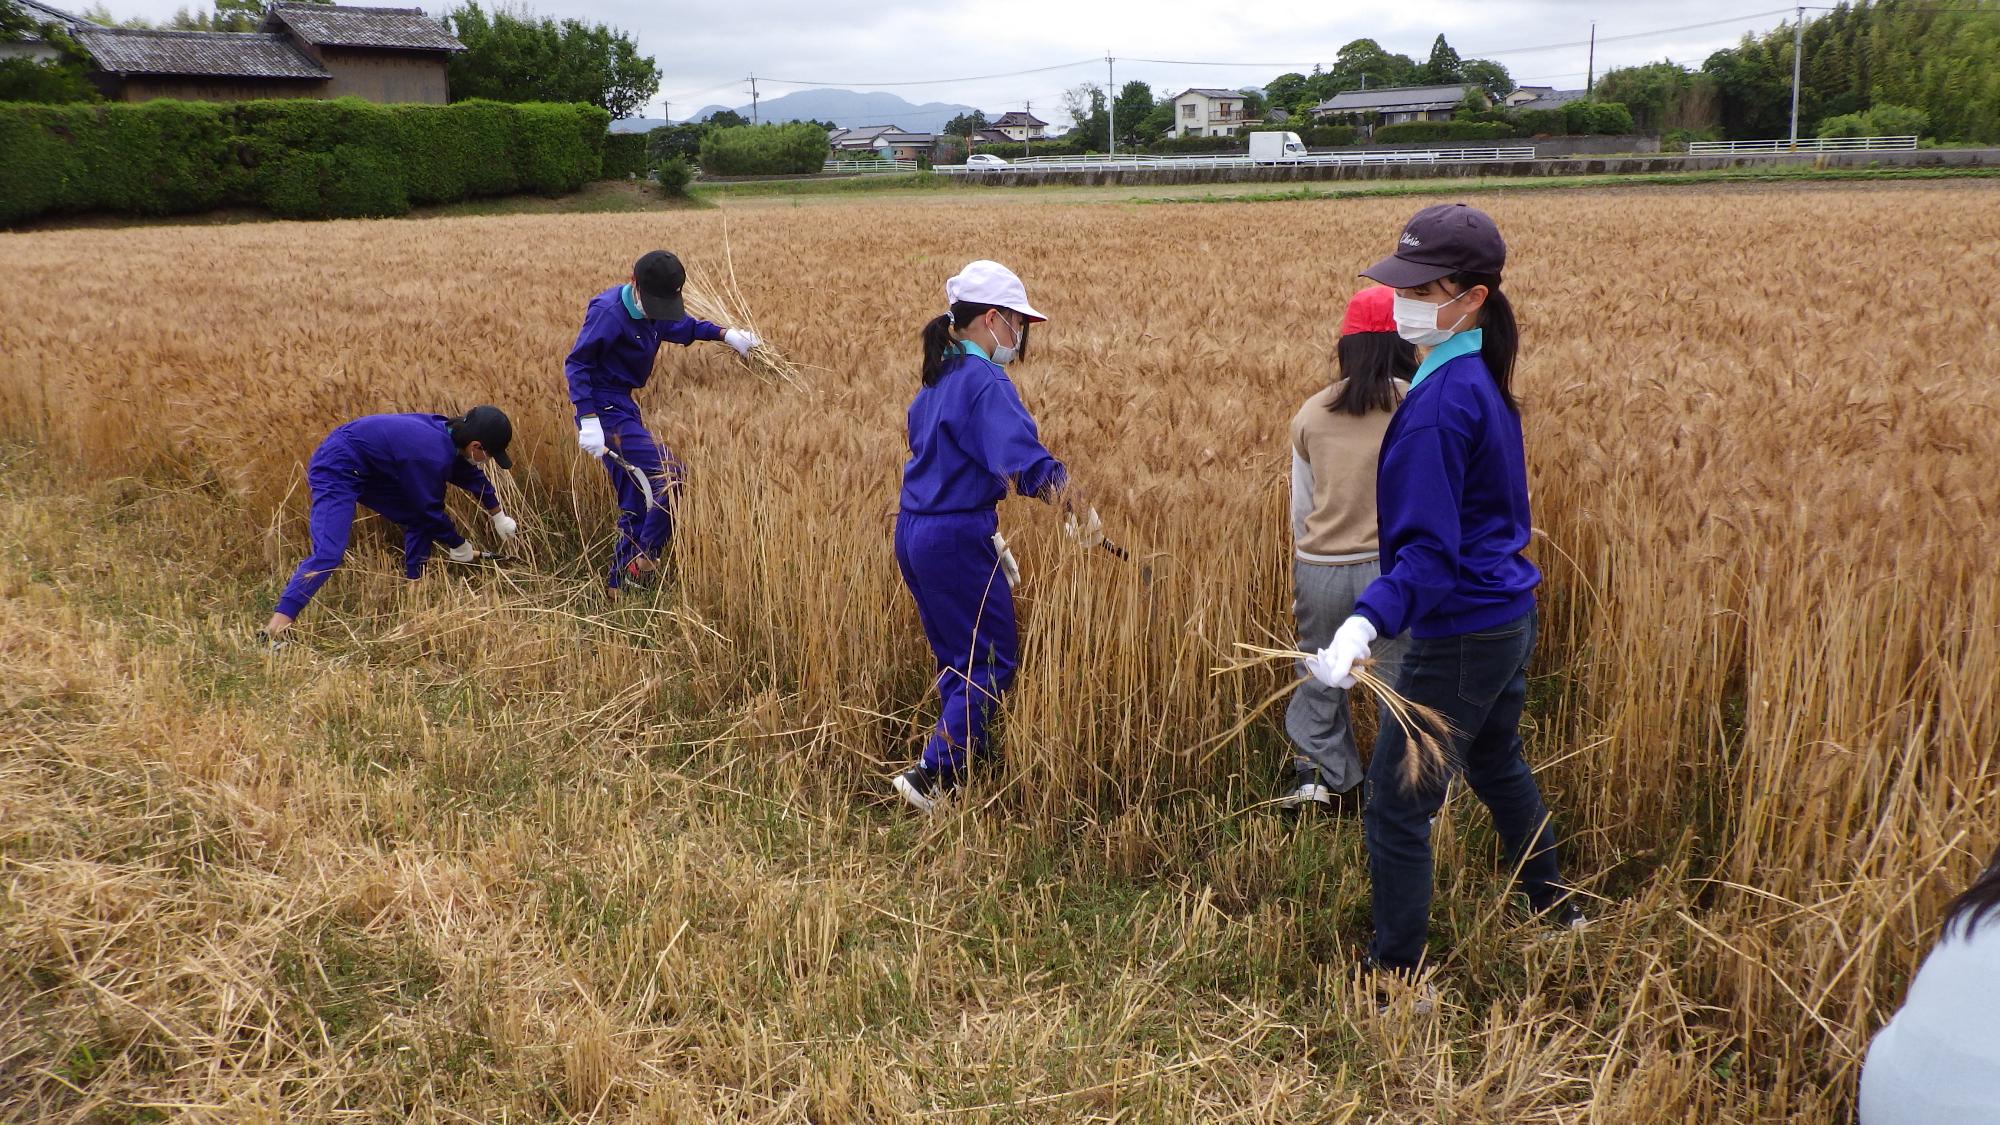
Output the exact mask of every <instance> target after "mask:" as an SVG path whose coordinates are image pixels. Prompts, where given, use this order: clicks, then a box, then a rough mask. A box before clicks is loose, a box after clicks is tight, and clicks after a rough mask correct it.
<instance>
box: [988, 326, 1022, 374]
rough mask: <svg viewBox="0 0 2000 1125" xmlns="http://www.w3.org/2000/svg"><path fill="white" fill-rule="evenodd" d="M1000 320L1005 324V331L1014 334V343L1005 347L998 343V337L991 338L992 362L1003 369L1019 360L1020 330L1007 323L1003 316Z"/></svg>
mask: <svg viewBox="0 0 2000 1125" xmlns="http://www.w3.org/2000/svg"><path fill="white" fill-rule="evenodd" d="M1000 319H1001V321H1002V322H1004V323H1006V325H1007V330H1008V331H1010V332H1012V333H1013V334H1014V342H1013V343H1011V344H1005V345H1003V344H1001V343H1000V337H999V336H998V335H996V336H994V337H993V342H994V348H993V362H995V363H997V364H999V365H1000V366H1002V367H1005V366H1007V365H1008V364H1010V363H1012V362H1014V361H1015V360H1017V359H1019V358H1021V330H1020V329H1018V328H1015V327H1014V325H1013V322H1011V321H1008V320H1007V318H1006V317H1004V316H1003V317H1001V318H1000Z"/></svg>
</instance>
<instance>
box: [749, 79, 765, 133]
mask: <svg viewBox="0 0 2000 1125" xmlns="http://www.w3.org/2000/svg"><path fill="white" fill-rule="evenodd" d="M762 123H763V122H762V121H760V120H759V119H758V117H757V76H756V75H754V74H753V75H751V76H750V124H752V125H760V124H762Z"/></svg>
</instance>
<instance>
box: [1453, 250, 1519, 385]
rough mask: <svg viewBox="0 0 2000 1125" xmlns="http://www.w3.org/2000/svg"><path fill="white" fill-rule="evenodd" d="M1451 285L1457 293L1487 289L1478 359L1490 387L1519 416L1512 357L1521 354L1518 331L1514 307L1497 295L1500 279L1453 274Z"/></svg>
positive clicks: (1496, 276)
mask: <svg viewBox="0 0 2000 1125" xmlns="http://www.w3.org/2000/svg"><path fill="white" fill-rule="evenodd" d="M1451 281H1452V284H1454V285H1457V286H1458V291H1459V292H1460V293H1463V292H1465V291H1466V290H1467V289H1470V288H1472V287H1473V286H1475V285H1484V286H1485V287H1486V303H1485V304H1484V305H1482V306H1481V307H1480V309H1479V327H1480V328H1481V329H1483V330H1484V332H1485V342H1484V343H1483V344H1481V346H1480V348H1479V358H1481V359H1483V360H1485V361H1486V370H1488V371H1491V372H1492V373H1493V383H1494V385H1495V386H1497V387H1499V388H1500V398H1501V400H1502V401H1504V402H1505V403H1506V404H1507V409H1509V410H1511V411H1513V412H1514V413H1516V414H1519V413H1520V412H1521V404H1520V403H1519V402H1518V401H1516V400H1515V398H1514V357H1515V356H1516V355H1517V354H1519V352H1520V350H1521V328H1520V326H1519V325H1518V324H1516V323H1515V322H1514V303H1513V302H1512V301H1509V300H1508V299H1507V294H1505V293H1502V292H1501V291H1500V275H1499V274H1497V273H1455V274H1452V275H1451Z"/></svg>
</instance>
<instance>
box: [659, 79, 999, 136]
mask: <svg viewBox="0 0 2000 1125" xmlns="http://www.w3.org/2000/svg"><path fill="white" fill-rule="evenodd" d="M725 108H734V109H735V110H736V112H738V113H740V114H742V115H743V116H745V117H748V116H750V107H749V106H748V105H739V106H734V107H725V106H719V105H709V106H703V107H702V108H701V111H700V112H699V113H696V114H695V115H694V117H693V120H695V121H706V120H707V119H708V118H709V117H710V116H711V115H713V114H715V113H718V112H720V111H721V110H723V109H725ZM972 110H973V107H972V106H969V105H957V104H954V103H951V102H925V103H924V104H923V105H913V104H911V103H910V102H907V101H905V100H903V99H902V98H900V97H897V96H896V95H895V94H885V93H882V92H880V91H875V92H869V93H864V92H861V91H858V90H798V91H795V92H793V93H790V94H781V95H779V96H778V97H775V98H765V99H763V101H761V102H760V103H759V104H758V106H757V116H758V118H759V120H763V121H831V122H833V123H834V124H835V125H838V126H840V127H841V128H843V129H858V128H860V127H861V126H863V125H901V126H902V127H903V128H905V129H910V130H914V131H916V132H920V133H931V132H936V131H937V130H939V129H942V128H944V125H945V122H947V121H950V120H951V119H952V118H954V117H957V116H958V115H959V114H961V113H971V112H972ZM987 116H989V117H998V116H999V114H988V115H987Z"/></svg>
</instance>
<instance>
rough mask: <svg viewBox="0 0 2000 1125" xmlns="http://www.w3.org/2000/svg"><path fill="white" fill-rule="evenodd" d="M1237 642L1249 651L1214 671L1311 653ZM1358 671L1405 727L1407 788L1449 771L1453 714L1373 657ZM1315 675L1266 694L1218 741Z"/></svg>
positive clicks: (1358, 663)
mask: <svg viewBox="0 0 2000 1125" xmlns="http://www.w3.org/2000/svg"><path fill="white" fill-rule="evenodd" d="M1236 647H1237V649H1239V650H1241V651H1242V652H1243V653H1244V654H1245V655H1244V656H1242V657H1241V658H1239V659H1237V660H1235V661H1233V662H1231V663H1229V664H1225V665H1223V666H1222V667H1219V668H1216V669H1213V670H1212V671H1211V672H1210V673H1209V674H1210V675H1214V676H1227V675H1233V674H1235V673H1239V672H1246V671H1249V670H1250V669H1253V668H1263V667H1268V666H1270V665H1272V664H1293V663H1296V662H1298V661H1300V660H1303V659H1304V658H1306V657H1308V656H1311V655H1312V654H1311V653H1309V652H1300V651H1298V650H1296V649H1288V648H1266V647H1264V646H1262V645H1253V644H1246V643H1245V642H1242V641H1238V642H1236ZM1353 674H1354V682H1355V685H1356V686H1358V687H1364V688H1367V689H1368V690H1369V691H1371V692H1373V693H1374V694H1375V698H1376V699H1378V700H1380V701H1381V703H1382V709H1383V710H1384V711H1386V712H1388V714H1389V717H1390V718H1391V719H1393V720H1394V721H1395V723H1396V725H1397V726H1400V727H1402V728H1403V733H1404V734H1405V735H1406V736H1408V741H1409V749H1408V751H1407V752H1406V753H1405V754H1404V755H1403V765H1402V771H1401V772H1402V780H1403V786H1404V788H1406V789H1411V790H1415V789H1419V788H1423V787H1425V786H1430V785H1435V784H1437V783H1438V782H1440V781H1442V780H1444V779H1445V778H1446V777H1447V776H1449V774H1450V772H1451V764H1452V763H1451V744H1452V739H1453V738H1454V737H1455V736H1456V734H1457V732H1456V731H1454V730H1453V729H1452V726H1451V722H1450V720H1448V719H1446V718H1445V717H1444V715H1443V714H1441V713H1439V712H1438V711H1437V709H1436V708H1433V707H1428V706H1425V705H1424V704H1422V703H1417V702H1415V701H1413V700H1410V699H1407V698H1405V697H1403V696H1402V695H1401V694H1399V693H1398V692H1397V691H1396V689H1395V688H1393V687H1391V686H1390V685H1389V681H1387V680H1385V679H1383V678H1381V677H1380V676H1378V675H1376V674H1375V671H1374V661H1372V660H1359V661H1356V662H1355V664H1354V669H1353ZM1310 678H1311V677H1309V676H1301V677H1299V678H1298V679H1296V680H1293V681H1292V682H1291V683H1289V684H1287V685H1285V686H1284V687H1283V688H1280V689H1279V690H1278V691H1276V692H1273V693H1272V694H1271V695H1269V696H1266V697H1265V699H1264V700H1263V702H1261V703H1259V704H1257V706H1255V707H1253V708H1251V709H1250V710H1249V712H1248V713H1246V714H1245V715H1244V716H1243V718H1242V719H1241V720H1239V721H1238V722H1237V723H1236V725H1235V726H1233V727H1231V728H1229V729H1228V730H1227V731H1225V732H1223V734H1222V735H1221V736H1220V737H1219V738H1218V739H1216V742H1217V743H1218V744H1219V743H1221V742H1226V741H1228V740H1230V739H1233V738H1235V737H1236V736H1237V735H1240V734H1242V733H1243V731H1245V730H1247V729H1248V728H1249V726H1250V724H1251V723H1252V722H1254V721H1256V719H1257V717H1258V716H1259V715H1261V714H1262V713H1263V712H1265V711H1267V710H1269V709H1270V707H1271V705H1272V704H1274V703H1276V702H1277V701H1278V700H1280V699H1283V698H1284V697H1286V696H1288V695H1290V694H1291V693H1292V692H1293V691H1295V690H1297V689H1298V687H1299V685H1300V684H1303V683H1305V682H1306V681H1307V680H1308V679H1310Z"/></svg>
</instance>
